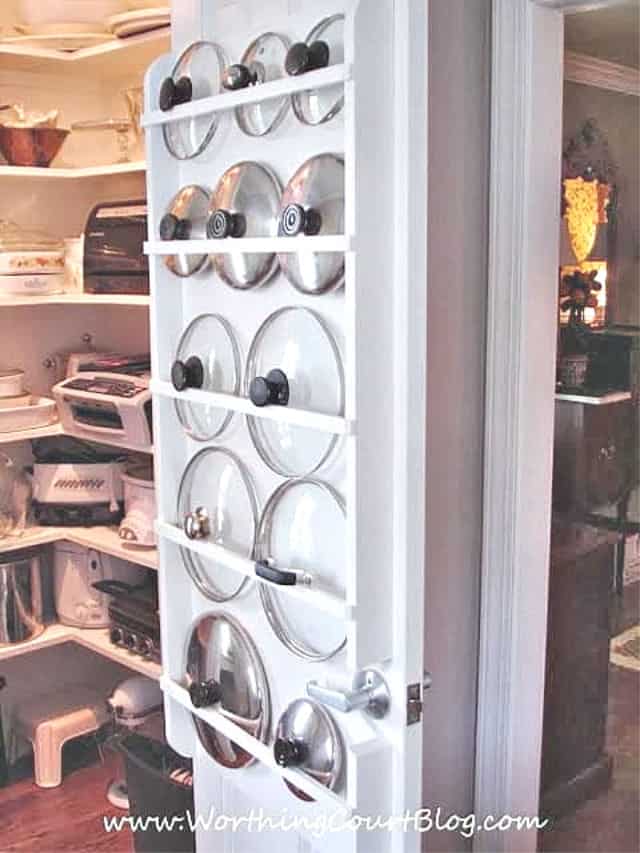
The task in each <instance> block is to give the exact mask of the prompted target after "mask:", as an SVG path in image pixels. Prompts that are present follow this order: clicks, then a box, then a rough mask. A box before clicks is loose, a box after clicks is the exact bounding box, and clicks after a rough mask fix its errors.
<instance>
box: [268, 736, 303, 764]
mask: <svg viewBox="0 0 640 853" xmlns="http://www.w3.org/2000/svg"><path fill="white" fill-rule="evenodd" d="M273 756H274V758H275V760H276V764H277V765H278V766H279V767H300V765H301V764H304V762H305V761H306V758H307V747H306V745H305V744H304V743H302V742H301V741H299V740H293V738H283V737H279V738H277V740H276V742H275V743H274V745H273Z"/></svg>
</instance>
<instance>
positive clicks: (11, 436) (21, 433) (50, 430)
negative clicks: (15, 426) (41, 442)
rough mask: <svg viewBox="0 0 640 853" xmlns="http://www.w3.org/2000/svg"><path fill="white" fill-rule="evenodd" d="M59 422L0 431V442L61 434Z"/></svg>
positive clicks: (6, 442) (12, 441)
mask: <svg viewBox="0 0 640 853" xmlns="http://www.w3.org/2000/svg"><path fill="white" fill-rule="evenodd" d="M62 434H63V429H62V424H61V423H55V424H49V425H48V426H43V427H35V429H19V430H16V431H15V432H0V444H13V443H15V442H18V441H33V439H35V438H46V437H47V436H50V435H62Z"/></svg>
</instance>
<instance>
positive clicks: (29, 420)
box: [0, 397, 58, 433]
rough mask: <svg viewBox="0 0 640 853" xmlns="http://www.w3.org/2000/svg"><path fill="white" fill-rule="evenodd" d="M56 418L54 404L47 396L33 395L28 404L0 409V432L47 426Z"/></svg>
mask: <svg viewBox="0 0 640 853" xmlns="http://www.w3.org/2000/svg"><path fill="white" fill-rule="evenodd" d="M57 420H58V414H57V412H56V404H55V401H54V400H50V399H49V398H48V397H33V399H32V401H31V405H30V406H17V407H16V408H14V409H0V433H2V432H18V431H20V430H24V429H36V428H37V427H44V426H48V425H49V424H52V423H55V421H57Z"/></svg>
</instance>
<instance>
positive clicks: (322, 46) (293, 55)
mask: <svg viewBox="0 0 640 853" xmlns="http://www.w3.org/2000/svg"><path fill="white" fill-rule="evenodd" d="M328 64H329V45H328V44H327V43H326V41H314V42H312V43H311V44H305V43H304V42H303V41H300V42H296V44H292V45H291V47H290V48H289V50H288V52H287V58H286V59H285V61H284V67H285V70H286V72H287V74H288V75H289V76H290V77H298V76H299V75H300V74H304V73H305V72H307V71H314V70H315V69H316V68H326V67H327V65H328Z"/></svg>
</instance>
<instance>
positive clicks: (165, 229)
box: [158, 213, 191, 240]
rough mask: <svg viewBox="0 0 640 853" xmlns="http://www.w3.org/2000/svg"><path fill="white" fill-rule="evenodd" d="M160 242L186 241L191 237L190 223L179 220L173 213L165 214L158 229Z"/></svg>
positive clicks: (186, 220)
mask: <svg viewBox="0 0 640 853" xmlns="http://www.w3.org/2000/svg"><path fill="white" fill-rule="evenodd" d="M158 231H159V233H160V239H161V240H188V239H189V237H190V236H191V223H190V222H189V220H188V219H180V218H179V217H178V216H176V215H175V214H174V213H165V215H164V216H163V217H162V219H161V220H160V225H159V228H158Z"/></svg>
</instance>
